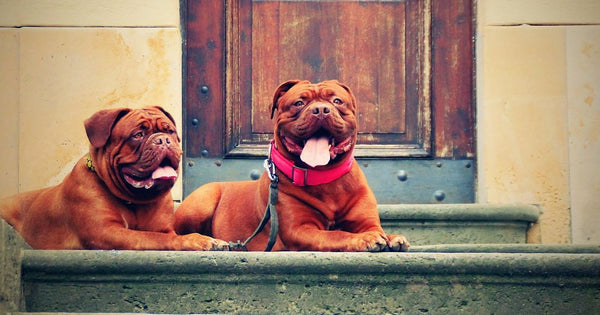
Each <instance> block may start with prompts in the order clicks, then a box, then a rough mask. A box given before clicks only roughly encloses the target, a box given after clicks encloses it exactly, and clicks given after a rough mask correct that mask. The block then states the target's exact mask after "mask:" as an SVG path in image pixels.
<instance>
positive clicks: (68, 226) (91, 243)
mask: <svg viewBox="0 0 600 315" xmlns="http://www.w3.org/2000/svg"><path fill="white" fill-rule="evenodd" d="M85 130H86V132H87V136H88V138H89V140H90V144H91V145H90V152H89V154H86V155H85V156H84V157H83V158H82V159H81V160H80V161H79V162H78V163H77V164H76V165H75V167H74V168H73V170H72V171H71V173H69V174H68V175H67V176H66V177H65V179H64V180H63V182H62V183H61V184H59V185H57V186H54V187H50V188H44V189H40V190H36V191H30V192H25V193H21V194H17V195H15V196H12V197H9V198H7V199H4V200H2V202H0V214H1V216H2V218H3V219H4V220H6V221H7V222H8V223H9V224H11V225H12V226H13V227H14V228H15V230H16V231H17V232H19V233H20V234H21V235H22V236H23V238H24V239H25V241H26V242H27V243H28V244H29V245H30V246H31V247H33V248H36V249H86V248H87V249H155V250H209V249H221V248H224V247H226V246H227V243H225V242H223V241H219V240H215V239H213V238H210V237H208V236H204V235H200V234H197V233H196V234H188V235H185V236H179V235H176V234H175V230H174V209H173V208H174V206H173V199H172V197H171V187H172V186H173V184H174V183H175V180H176V179H177V176H178V170H179V161H180V158H181V149H180V147H179V137H178V136H177V132H176V130H175V122H174V121H173V118H172V117H171V115H170V114H169V113H167V112H166V111H165V110H164V109H162V108H160V107H158V106H157V107H149V108H144V109H136V110H131V109H127V108H119V109H109V110H102V111H99V112H97V113H95V114H94V115H93V116H92V117H90V118H89V119H87V120H86V121H85Z"/></svg>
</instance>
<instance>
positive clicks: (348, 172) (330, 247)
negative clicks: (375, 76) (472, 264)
mask: <svg viewBox="0 0 600 315" xmlns="http://www.w3.org/2000/svg"><path fill="white" fill-rule="evenodd" d="M272 106H273V107H272V114H271V115H272V116H273V114H274V113H275V112H276V111H277V113H278V114H277V120H276V124H275V133H274V141H273V143H272V145H271V151H270V159H271V161H272V162H273V163H274V165H275V168H276V174H275V175H276V176H277V177H278V179H279V181H278V187H277V189H278V196H277V197H278V201H277V203H276V211H277V212H276V213H277V216H278V219H279V221H278V222H279V230H278V231H279V232H278V235H277V238H276V240H275V244H274V247H273V250H309V251H382V250H392V251H405V250H407V249H408V247H409V243H408V241H407V240H406V239H405V238H404V237H403V236H402V235H386V234H385V233H384V231H383V229H382V228H381V224H380V220H379V214H378V212H377V206H376V200H375V196H374V195H373V192H372V191H371V189H370V188H369V186H368V184H367V180H366V178H365V176H364V174H363V173H362V171H361V170H360V168H359V166H358V164H357V162H356V161H355V160H354V156H353V149H354V145H355V143H356V137H357V121H356V100H355V98H354V95H353V94H352V92H351V91H350V89H349V88H348V87H347V86H346V85H344V84H341V83H339V82H337V81H325V82H321V83H318V84H312V83H310V82H308V81H297V80H293V81H287V82H285V83H283V84H281V86H279V88H278V89H277V90H276V92H275V96H274V99H273V105H272ZM270 182H271V181H270V179H269V174H267V172H265V173H263V175H262V176H261V178H260V179H259V180H258V181H242V182H226V183H210V184H206V185H204V186H202V187H200V188H198V189H197V190H195V191H194V192H192V194H190V195H189V196H188V197H187V198H186V199H185V200H184V201H183V203H182V204H181V206H180V207H179V208H178V210H177V211H176V213H175V218H176V227H175V229H176V231H177V232H178V233H179V234H185V233H197V232H199V233H202V234H207V235H212V236H213V237H216V238H219V239H223V240H226V241H232V242H235V241H238V240H245V239H247V238H248V237H249V236H250V235H251V234H253V232H254V231H255V229H256V227H257V226H258V225H259V223H260V222H261V218H262V217H263V214H264V213H265V209H266V206H267V202H268V201H269V198H270V197H269V196H270V195H269V186H270ZM269 232H270V227H269V226H268V225H267V226H266V227H265V229H264V230H263V231H262V232H260V233H258V234H257V235H256V237H255V238H253V239H252V240H250V241H249V242H248V243H247V244H246V247H247V249H249V250H264V249H265V248H266V245H267V242H268V240H269Z"/></svg>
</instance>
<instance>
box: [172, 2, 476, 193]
mask: <svg viewBox="0 0 600 315" xmlns="http://www.w3.org/2000/svg"><path fill="white" fill-rule="evenodd" d="M184 16H185V18H186V19H185V23H186V28H185V31H186V33H185V39H186V40H185V55H184V58H185V69H186V72H185V79H184V81H185V87H186V92H185V112H184V120H185V126H184V133H185V143H184V145H185V148H184V149H185V150H184V151H185V161H186V165H184V178H185V181H184V194H186V195H187V194H188V193H189V192H191V191H192V190H193V189H194V188H195V187H197V186H198V185H200V184H202V183H205V182H208V181H214V180H234V179H249V178H255V177H256V176H257V174H260V172H261V170H260V160H261V159H262V158H264V156H265V155H266V152H267V143H268V141H269V140H270V139H271V138H272V130H273V122H272V121H271V120H270V105H271V104H270V102H271V100H272V97H273V92H274V90H275V88H276V87H277V86H278V85H279V83H281V82H283V81H286V80H288V79H307V80H310V81H313V82H318V81H322V80H327V79H338V80H340V81H342V82H344V83H346V84H347V85H348V86H350V88H351V89H352V90H353V92H354V93H355V95H356V97H357V100H358V119H359V139H358V144H357V148H356V152H355V153H356V156H357V158H358V159H359V161H362V163H361V164H362V165H363V168H364V170H365V172H366V173H367V176H368V177H372V179H371V178H369V180H370V182H371V186H372V187H373V188H374V190H375V193H376V195H378V198H379V199H382V200H383V201H385V202H428V201H435V202H438V201H443V202H469V201H472V199H473V195H474V193H473V187H474V184H473V181H474V178H473V174H474V172H473V169H474V167H472V166H474V160H473V158H474V140H473V130H474V128H473V102H472V47H473V44H472V22H471V19H472V3H471V1H466V0H462V1H436V0H401V1H251V0H227V1H216V0H205V1H189V2H187V4H186V6H185V7H184ZM363 159H364V161H363ZM442 159H443V160H442ZM440 165H441V166H440ZM459 165H460V166H459ZM466 165H469V166H468V167H467V166H466ZM440 170H444V172H443V173H444V174H440V172H437V173H435V171H440ZM465 170H466V171H465ZM390 172H392V175H393V177H391V178H390V177H389V176H383V175H384V174H387V175H389V174H390ZM432 172H434V173H432ZM429 173H431V174H429ZM445 173H452V174H445ZM419 174H420V175H419ZM449 175H454V176H456V175H460V176H459V178H460V179H459V180H458V184H459V185H460V186H461V188H459V189H457V188H456V187H454V188H451V186H455V185H456V184H457V182H454V183H452V184H451V185H449V186H448V188H444V187H442V186H439V184H438V183H439V182H440V180H441V179H443V178H449V177H453V176H449ZM386 177H387V179H388V180H394V181H395V182H394V184H396V185H401V186H398V187H396V188H392V189H391V190H390V187H391V186H393V185H390V184H389V183H386V181H385V180H384V179H383V178H386ZM374 181H377V182H374ZM436 181H437V182H438V183H436ZM398 182H399V183H400V184H398ZM442 182H443V180H442ZM436 185H437V186H438V187H441V188H440V189H435V188H436V187H435V186H436ZM429 186H431V188H429ZM378 187H380V188H378ZM424 187H425V188H424ZM420 189H427V190H432V189H435V190H434V193H431V192H429V191H428V192H427V193H426V194H421V196H417V195H419V192H418V190H420ZM444 189H445V190H444ZM449 189H450V190H449ZM410 190H412V191H415V192H416V194H415V193H411V192H409V191H410ZM454 190H457V191H458V190H460V191H461V192H460V193H454V192H451V193H450V196H451V197H450V198H447V197H446V196H447V195H448V192H450V191H454ZM439 191H442V192H444V195H445V196H444V198H441V200H440V198H437V197H432V196H435V192H437V193H439ZM407 192H408V193H407ZM411 194H412V195H413V197H408V196H409V195H411ZM427 194H429V195H427ZM430 195H431V196H430ZM459 195H460V196H459ZM380 202H381V200H380Z"/></svg>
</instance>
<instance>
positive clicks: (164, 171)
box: [152, 166, 177, 179]
mask: <svg viewBox="0 0 600 315" xmlns="http://www.w3.org/2000/svg"><path fill="white" fill-rule="evenodd" d="M172 178H177V172H175V169H173V168H172V167H170V166H163V167H159V168H157V169H156V170H154V172H152V179H172Z"/></svg>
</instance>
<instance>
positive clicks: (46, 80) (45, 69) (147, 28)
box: [0, 0, 181, 199]
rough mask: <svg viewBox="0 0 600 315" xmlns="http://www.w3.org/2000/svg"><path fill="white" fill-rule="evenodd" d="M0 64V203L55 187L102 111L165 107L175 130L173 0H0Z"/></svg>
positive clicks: (177, 56) (177, 53)
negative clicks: (1, 198) (0, 198)
mask: <svg viewBox="0 0 600 315" xmlns="http://www.w3.org/2000/svg"><path fill="white" fill-rule="evenodd" d="M0 65H1V67H2V72H1V74H0V84H1V85H0V91H1V93H2V95H3V97H2V101H1V102H2V106H1V109H0V119H2V126H5V128H4V132H3V133H2V134H1V137H2V138H1V139H0V140H1V141H2V143H4V144H5V146H4V148H3V154H2V155H1V157H0V163H1V166H0V174H2V175H3V176H5V178H7V179H8V180H3V181H0V196H4V195H8V194H12V193H15V192H17V191H26V190H31V189H36V188H41V187H46V186H49V185H53V184H57V183H59V182H60V181H61V180H62V178H63V177H64V176H65V174H67V173H68V172H69V171H70V170H71V168H72V167H73V165H74V164H75V162H76V161H77V160H78V159H79V158H80V157H81V156H82V155H84V154H85V153H86V152H87V150H88V142H87V138H86V136H85V130H84V129H83V121H84V119H86V118H87V117H89V116H91V115H92V114H93V113H94V112H96V111H97V110H99V109H103V108H115V107H134V108H135V107H141V106H146V105H162V106H164V107H165V108H166V109H167V110H169V111H170V112H171V113H172V114H173V115H174V116H175V118H176V119H177V120H178V122H179V125H181V123H180V122H181V36H180V28H179V2H178V1H177V0H170V1H163V0H159V1H146V0H136V1H134V0H127V1H104V0H103V1H41V0H36V1H21V0H12V1H6V0H5V1H0ZM179 131H180V133H181V128H179ZM174 195H175V196H174V197H175V198H176V199H180V198H181V183H178V185H177V189H176V190H175V194H174Z"/></svg>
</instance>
